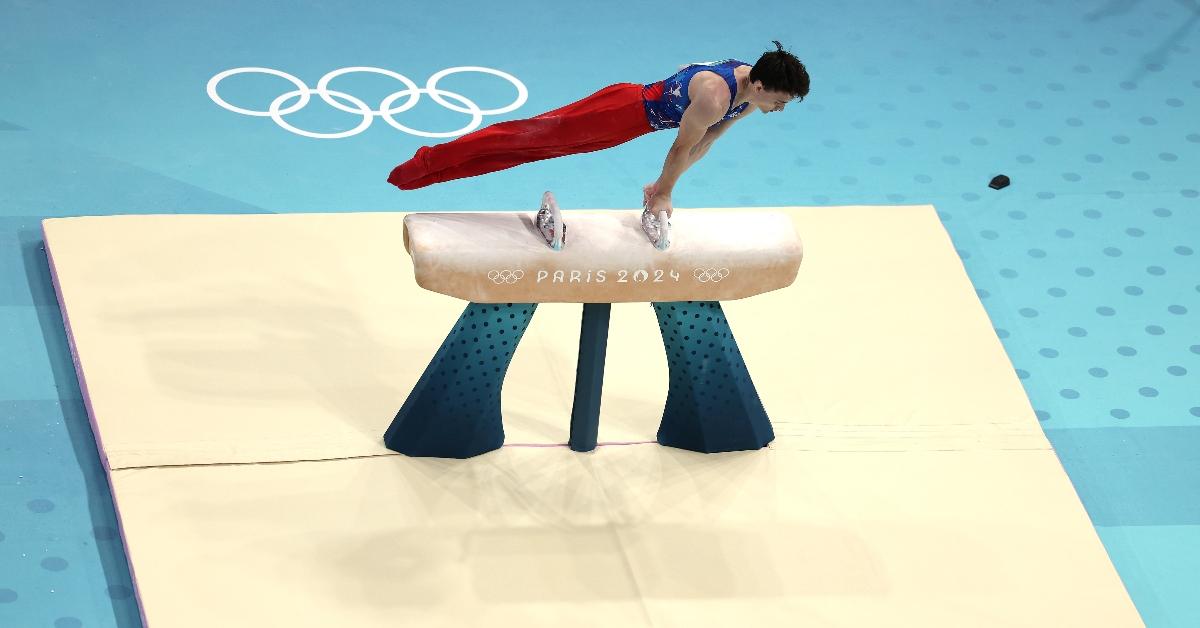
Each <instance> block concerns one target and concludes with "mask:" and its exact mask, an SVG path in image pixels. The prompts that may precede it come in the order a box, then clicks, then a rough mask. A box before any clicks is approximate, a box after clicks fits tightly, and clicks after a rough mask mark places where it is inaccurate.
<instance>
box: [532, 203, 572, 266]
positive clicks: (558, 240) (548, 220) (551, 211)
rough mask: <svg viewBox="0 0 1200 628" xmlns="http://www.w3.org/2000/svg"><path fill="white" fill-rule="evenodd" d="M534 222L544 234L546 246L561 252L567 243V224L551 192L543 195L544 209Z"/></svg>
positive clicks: (539, 212) (540, 210)
mask: <svg viewBox="0 0 1200 628" xmlns="http://www.w3.org/2000/svg"><path fill="white" fill-rule="evenodd" d="M534 222H535V224H536V225H537V228H538V231H540V232H541V233H542V238H544V239H545V240H546V244H547V245H549V247H550V248H552V249H554V250H555V251H561V250H562V248H563V245H565V244H566V243H567V224H566V223H565V222H563V218H562V212H561V211H559V209H558V202H557V201H555V200H554V195H553V194H551V193H550V191H549V190H547V191H546V193H545V194H542V208H541V209H539V210H538V213H537V217H536V219H535V220H534Z"/></svg>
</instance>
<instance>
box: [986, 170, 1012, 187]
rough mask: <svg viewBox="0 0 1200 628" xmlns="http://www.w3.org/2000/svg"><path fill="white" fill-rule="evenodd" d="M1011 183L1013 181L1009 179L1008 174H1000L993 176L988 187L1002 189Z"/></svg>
mask: <svg viewBox="0 0 1200 628" xmlns="http://www.w3.org/2000/svg"><path fill="white" fill-rule="evenodd" d="M1009 183H1011V182H1010V181H1009V179H1008V177H1007V176H1005V175H1002V174H999V175H996V176H994V177H992V182H991V183H989V184H988V187H989V188H992V189H993V190H1000V189H1003V188H1006V187H1008V184H1009Z"/></svg>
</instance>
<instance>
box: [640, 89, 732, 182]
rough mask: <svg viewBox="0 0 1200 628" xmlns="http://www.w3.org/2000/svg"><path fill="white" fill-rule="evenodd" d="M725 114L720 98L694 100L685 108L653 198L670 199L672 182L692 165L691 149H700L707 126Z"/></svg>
mask: <svg viewBox="0 0 1200 628" xmlns="http://www.w3.org/2000/svg"><path fill="white" fill-rule="evenodd" d="M724 113H725V103H724V102H723V101H722V98H721V97H720V95H706V97H704V98H698V99H693V100H692V102H691V103H690V104H689V105H688V107H687V109H684V111H683V118H681V119H680V121H679V135H677V136H675V143H673V144H672V145H671V150H669V151H667V161H666V163H665V164H663V171H662V174H661V175H659V177H658V186H657V194H656V196H662V197H665V198H670V197H671V192H672V191H673V190H674V189H675V182H676V181H678V180H679V177H680V175H682V174H683V171H684V170H687V169H688V167H689V166H691V165H692V164H693V163H694V162H695V160H694V159H692V155H693V149H695V148H696V147H697V146H699V144H700V142H701V141H702V140H703V139H704V137H705V135H706V134H707V132H708V130H709V127H711V126H713V125H714V124H715V123H716V122H717V121H718V120H720V119H721V117H722V116H723V115H724Z"/></svg>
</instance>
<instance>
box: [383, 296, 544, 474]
mask: <svg viewBox="0 0 1200 628" xmlns="http://www.w3.org/2000/svg"><path fill="white" fill-rule="evenodd" d="M536 310H537V304H536V303H508V304H501V303H491V304H489V303H471V304H469V305H467V308H466V309H465V310H463V313H462V316H459V317H458V322H457V323H455V324H454V328H453V329H451V330H450V333H449V334H448V335H447V336H446V339H445V340H444V341H442V346H441V347H440V348H439V349H438V351H437V353H436V354H434V356H433V359H432V360H431V361H430V362H429V366H427V367H425V372H424V373H423V374H422V375H421V378H420V379H419V380H417V383H416V385H415V386H413V389H412V392H410V393H409V395H408V399H407V400H406V401H405V402H404V405H403V406H402V407H401V408H400V412H398V413H397V414H396V418H395V419H394V420H393V421H392V424H391V426H389V427H388V429H387V432H385V433H384V436H383V442H384V444H386V445H387V447H388V449H391V450H393V451H398V452H400V453H402V454H406V455H409V456H433V457H438V458H470V457H471V456H477V455H479V454H482V453H485V452H489V451H492V450H493V449H499V448H500V446H501V445H503V444H504V423H503V421H502V420H501V416H500V389H501V387H502V386H503V385H504V374H505V373H506V372H507V371H508V365H509V363H510V362H512V356H513V353H514V352H515V351H516V350H517V343H519V342H520V341H521V337H522V336H523V335H524V334H525V329H526V328H527V327H529V321H530V320H532V319H533V313H534V311H536Z"/></svg>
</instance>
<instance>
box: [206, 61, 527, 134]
mask: <svg viewBox="0 0 1200 628" xmlns="http://www.w3.org/2000/svg"><path fill="white" fill-rule="evenodd" d="M356 72H365V73H370V74H382V75H383V76H387V77H391V78H394V79H396V80H397V81H400V82H401V83H403V84H404V87H405V89H402V90H400V91H397V92H393V93H392V94H390V95H389V96H387V97H386V98H384V99H383V102H381V103H380V104H379V108H378V109H372V108H370V107H369V106H367V103H365V102H363V101H362V100H359V99H358V98H356V97H354V96H351V95H350V94H347V93H346V92H340V91H337V90H333V89H329V83H330V81H332V80H333V79H335V78H337V77H339V76H342V75H345V74H351V73H356ZM461 72H482V73H484V74H493V75H495V76H499V77H500V78H503V79H504V80H506V81H508V82H510V83H512V84H513V85H514V86H515V87H516V88H517V99H516V100H515V101H513V102H512V104H510V105H508V106H505V107H499V108H496V109H480V108H479V105H477V104H475V103H474V102H473V101H472V100H470V99H468V98H467V97H466V96H463V95H462V94H458V93H455V92H451V91H447V90H444V89H439V88H438V86H437V83H438V81H440V80H441V79H443V78H445V77H446V76H449V75H451V74H458V73H461ZM236 74H269V75H272V76H278V77H280V78H283V79H286V80H287V81H289V82H291V83H292V85H295V86H296V89H294V90H292V91H289V92H285V93H283V94H280V95H279V96H277V97H276V98H275V100H273V101H271V105H270V106H269V107H268V108H267V110H266V111H255V110H253V109H245V108H242V107H237V106H235V105H232V104H230V103H229V102H227V101H226V100H225V99H224V98H221V96H220V94H218V93H217V86H218V85H219V84H220V83H221V81H223V80H225V79H226V78H229V77H230V76H234V75H236ZM313 94H316V95H317V96H320V97H321V100H324V101H325V102H326V103H327V104H328V105H329V106H330V107H333V108H334V109H337V110H339V111H344V112H346V113H353V114H356V115H361V116H362V122H359V124H358V126H356V127H354V128H353V129H350V130H348V131H341V132H337V133H317V132H314V131H306V130H304V129H299V128H296V127H295V126H292V125H291V124H290V123H288V121H287V120H285V119H284V116H286V115H288V114H290V113H295V112H296V111H299V110H300V109H303V108H304V107H305V106H307V105H308V103H309V101H310V100H312V96H313ZM421 94H429V97H430V98H431V99H433V101H434V102H436V103H438V104H439V105H441V106H443V107H445V108H447V109H449V110H451V111H457V112H459V113H465V114H469V115H470V116H471V121H470V122H469V123H468V124H467V125H466V126H464V127H462V128H460V129H457V130H454V131H445V132H432V131H420V130H417V129H413V128H410V127H407V126H405V125H403V124H401V123H399V122H397V121H396V119H395V118H393V117H392V116H395V115H396V114H399V113H404V112H405V111H408V110H409V109H412V108H413V107H415V106H417V103H418V102H419V101H420V99H421ZM405 96H407V97H408V100H406V101H405V102H404V103H403V104H401V105H399V106H395V107H393V106H392V105H393V104H395V102H396V101H397V100H399V99H401V98H404V97H405ZM208 97H209V98H211V99H212V100H213V102H215V103H217V104H218V105H220V106H221V107H223V108H225V109H228V110H229V111H232V112H234V113H240V114H242V115H247V116H257V117H269V118H271V119H272V120H274V121H275V124H277V125H279V126H280V127H281V128H283V129H285V130H287V131H291V132H292V133H295V134H297V135H303V136H304V137H311V138H316V139H338V138H343V137H350V136H352V135H358V134H359V133H362V132H363V131H365V130H367V127H369V126H371V122H373V121H374V119H375V118H376V117H380V118H383V120H384V122H387V123H388V124H389V125H391V126H392V127H393V128H395V129H397V130H400V131H404V132H405V133H408V134H410V135H417V136H420V137H430V138H445V137H457V136H459V135H463V134H465V133H470V132H471V131H474V130H475V129H477V128H479V127H480V125H482V124H483V116H485V115H492V116H494V115H500V114H503V113H508V112H510V111H514V110H516V109H517V108H518V107H520V106H521V105H523V104H525V101H527V100H528V99H529V90H528V89H526V87H525V84H524V83H522V82H521V81H520V80H518V79H517V77H515V76H513V75H511V74H509V73H507V72H502V71H500V70H494V69H492V68H485V67H479V66H462V67H454V68H446V69H445V70H442V71H440V72H437V73H436V74H434V75H433V76H431V77H429V80H428V81H426V82H425V87H418V86H417V84H416V83H414V82H413V81H412V80H411V79H409V78H408V77H406V76H404V75H403V74H400V73H398V72H393V71H391V70H385V69H383V68H372V67H365V66H360V67H352V68H342V69H340V70H334V71H332V72H330V73H328V74H326V75H325V76H322V77H321V80H320V81H317V87H316V88H315V89H314V88H311V87H309V86H308V85H306V84H305V83H304V81H301V80H300V79H298V78H296V77H295V76H292V75H291V74H288V73H287V72H283V71H280V70H275V69H273V68H257V67H246V68H233V69H231V70H225V71H224V72H220V73H218V74H217V75H215V76H213V77H212V78H211V79H209V81H208ZM293 98H295V99H297V101H296V102H295V103H293V104H291V105H289V106H288V107H286V108H285V107H284V106H283V103H285V102H287V101H288V100H291V99H293ZM447 98H449V99H450V100H455V101H458V103H459V104H457V105H456V104H454V103H451V102H449V101H447V100H446V99H447ZM339 101H345V102H348V103H350V105H346V104H343V103H342V102H339Z"/></svg>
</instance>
